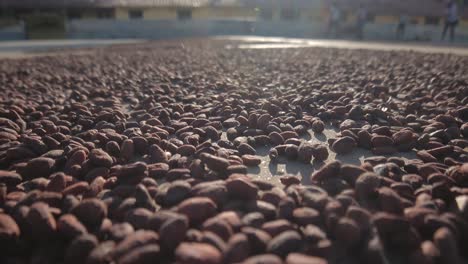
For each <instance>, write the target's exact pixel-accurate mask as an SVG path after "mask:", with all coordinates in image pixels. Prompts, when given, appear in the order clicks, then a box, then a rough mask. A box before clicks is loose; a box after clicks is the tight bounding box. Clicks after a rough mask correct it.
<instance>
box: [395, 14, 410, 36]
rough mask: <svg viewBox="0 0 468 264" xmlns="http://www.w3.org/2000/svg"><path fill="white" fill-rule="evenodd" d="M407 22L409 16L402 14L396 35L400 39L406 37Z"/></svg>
mask: <svg viewBox="0 0 468 264" xmlns="http://www.w3.org/2000/svg"><path fill="white" fill-rule="evenodd" d="M406 23H408V16H407V15H401V16H400V20H399V21H398V26H397V30H396V37H397V39H398V40H403V39H404V38H405V31H406Z"/></svg>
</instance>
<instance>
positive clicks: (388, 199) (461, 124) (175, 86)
mask: <svg viewBox="0 0 468 264" xmlns="http://www.w3.org/2000/svg"><path fill="white" fill-rule="evenodd" d="M226 44H230V43H229V42H227V41H220V40H207V39H205V40H204V39H196V40H184V41H160V42H150V43H145V44H138V45H137V44H134V45H124V46H116V47H109V48H101V49H96V50H91V51H90V53H86V54H80V55H73V54H63V53H62V54H59V55H56V56H44V57H35V58H28V59H16V60H2V61H0V251H1V253H0V263H5V264H10V263H11V264H13V263H37V264H40V263H71V264H73V263H76V264H80V263H86V264H101V263H102V264H104V263H119V264H130V263H180V264H197V263H200V264H221V263H248V264H254V263H256V264H260V263H268V264H276V263H278V264H281V263H287V264H300V263H312V264H322V263H368V264H379V263H382V264H384V263H418V264H419V263H422V264H442V263H466V260H467V259H468V251H467V250H465V248H464V247H465V246H466V245H467V244H468V68H467V67H464V65H468V58H465V57H461V56H455V55H439V54H424V53H415V52H390V51H385V52H384V51H366V50H346V49H326V48H303V49H265V50H240V49H225V45H226ZM329 129H334V130H336V131H337V132H338V133H337V136H336V137H333V138H328V141H324V142H323V143H313V142H312V141H311V140H309V139H308V138H307V135H311V136H312V137H318V136H320V135H321V136H323V135H322V133H324V132H325V131H326V130H329ZM265 146H266V147H268V148H269V149H270V151H269V153H268V154H267V156H265V155H260V154H259V153H258V151H257V150H258V148H259V147H265ZM359 149H366V150H368V151H370V152H371V153H372V156H369V157H366V158H365V159H363V161H362V163H361V164H360V165H353V164H346V163H344V162H342V161H340V157H346V155H349V153H352V152H353V151H357V150H359ZM330 151H332V152H335V153H336V159H333V160H330V159H329V158H330V154H332V153H331V152H330ZM405 152H407V153H413V154H414V157H415V158H414V159H407V158H403V154H402V153H405ZM265 160H266V162H268V163H276V162H289V161H292V160H296V161H300V162H302V163H304V164H306V165H307V166H312V163H313V162H314V163H317V162H318V163H320V164H322V166H321V167H320V168H319V169H318V170H316V171H314V172H313V173H312V175H307V176H305V177H304V175H303V179H301V178H300V177H298V176H297V175H288V174H286V175H272V177H275V178H278V179H279V182H280V183H279V184H276V183H273V182H271V181H268V180H265V179H260V178H258V177H256V175H253V174H249V173H248V172H249V167H257V166H259V165H260V164H262V163H264V162H265Z"/></svg>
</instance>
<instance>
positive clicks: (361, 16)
mask: <svg viewBox="0 0 468 264" xmlns="http://www.w3.org/2000/svg"><path fill="white" fill-rule="evenodd" d="M366 22H367V10H366V8H365V7H364V5H363V4H360V5H359V9H358V11H357V16H356V37H357V38H358V39H363V38H364V26H365V25H366Z"/></svg>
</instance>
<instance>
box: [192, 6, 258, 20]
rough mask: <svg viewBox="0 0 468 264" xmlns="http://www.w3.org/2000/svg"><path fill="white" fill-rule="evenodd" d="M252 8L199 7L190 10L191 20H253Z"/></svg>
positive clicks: (253, 10)
mask: <svg viewBox="0 0 468 264" xmlns="http://www.w3.org/2000/svg"><path fill="white" fill-rule="evenodd" d="M256 16H257V12H256V11H255V9H254V8H244V7H199V8H194V9H192V19H207V18H255V17H256Z"/></svg>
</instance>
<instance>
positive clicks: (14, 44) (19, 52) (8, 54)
mask: <svg viewBox="0 0 468 264" xmlns="http://www.w3.org/2000/svg"><path fill="white" fill-rule="evenodd" d="M142 41H144V40H138V39H96V40H88V39H87V40H26V41H2V42H0V58H21V57H30V56H40V55H44V54H50V52H52V51H57V50H62V51H63V50H64V49H65V50H70V49H80V48H81V49H82V48H92V47H102V46H109V45H118V44H131V43H139V42H142Z"/></svg>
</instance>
